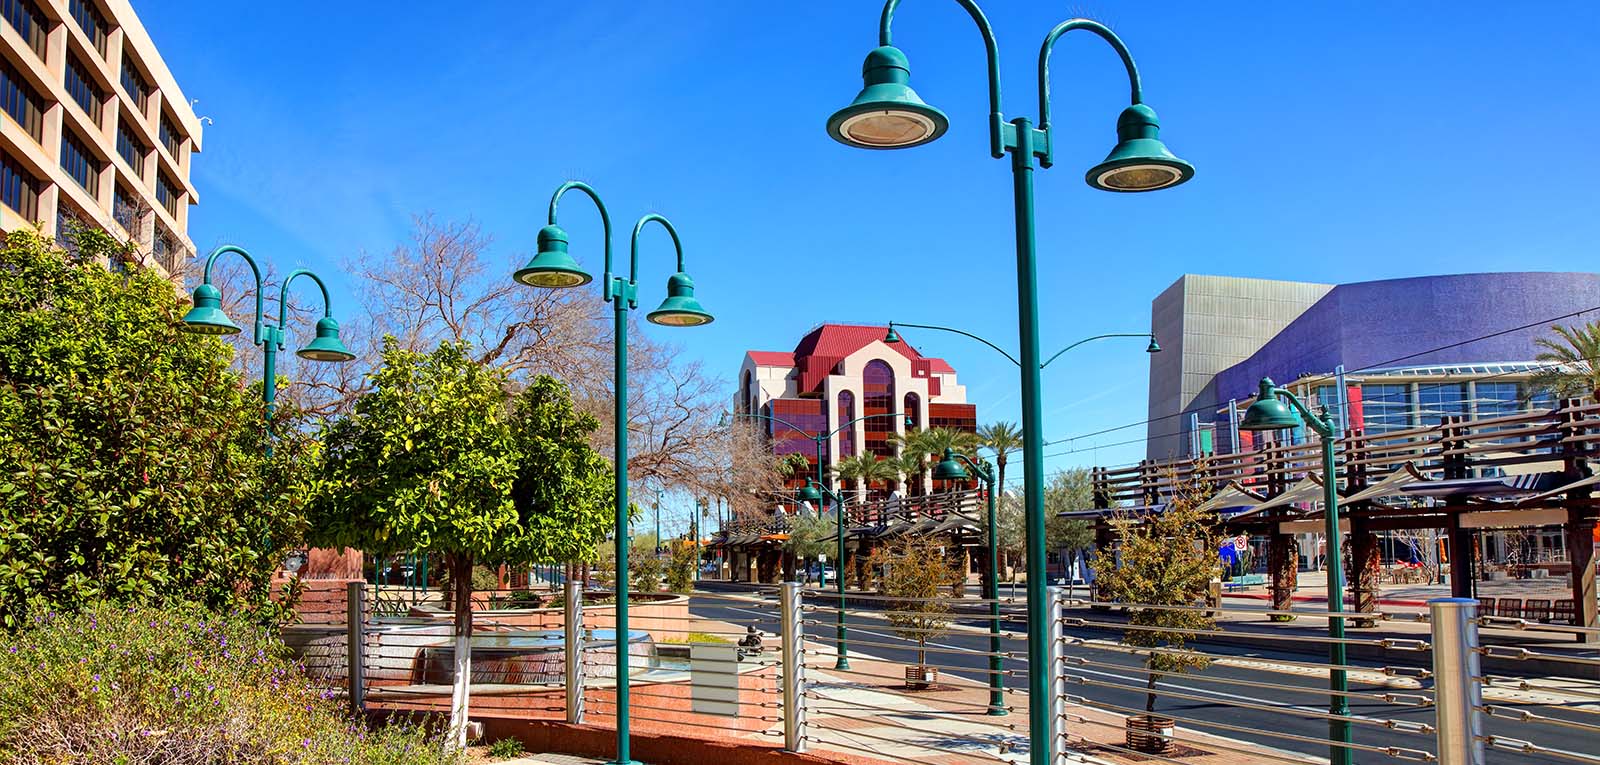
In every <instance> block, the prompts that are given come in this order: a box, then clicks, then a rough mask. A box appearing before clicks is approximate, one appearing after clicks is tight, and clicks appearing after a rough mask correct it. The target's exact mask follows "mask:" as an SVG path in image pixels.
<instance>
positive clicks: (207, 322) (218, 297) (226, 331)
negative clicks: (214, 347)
mask: <svg viewBox="0 0 1600 765" xmlns="http://www.w3.org/2000/svg"><path fill="white" fill-rule="evenodd" d="M183 331H185V332H192V333H194V334H197V335H236V334H239V325H237V324H234V323H233V320H232V319H230V318H228V314H227V313H226V312H224V311H223V310H222V292H220V291H219V290H218V289H217V288H216V287H213V286H211V283H210V282H203V283H201V285H200V286H198V287H195V288H194V307H193V308H190V309H189V311H188V312H187V313H185V314H184V315H183Z"/></svg>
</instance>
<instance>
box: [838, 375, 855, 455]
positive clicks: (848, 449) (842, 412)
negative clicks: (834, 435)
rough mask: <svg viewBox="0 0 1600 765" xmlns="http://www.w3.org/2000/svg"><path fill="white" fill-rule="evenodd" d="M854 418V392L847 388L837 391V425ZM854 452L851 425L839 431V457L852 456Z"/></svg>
mask: <svg viewBox="0 0 1600 765" xmlns="http://www.w3.org/2000/svg"><path fill="white" fill-rule="evenodd" d="M855 418H856V394H854V393H851V392H850V391H847V390H842V391H839V425H841V426H843V425H844V424H845V423H847V422H849V421H851V420H853V419H855ZM855 454H856V429H855V426H854V425H852V426H850V427H848V428H845V429H844V430H841V431H839V457H840V458H844V457H854V456H855Z"/></svg>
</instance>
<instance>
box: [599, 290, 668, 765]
mask: <svg viewBox="0 0 1600 765" xmlns="http://www.w3.org/2000/svg"><path fill="white" fill-rule="evenodd" d="M614 289H615V290H616V294H615V295H614V296H613V298H614V299H613V300H612V306H613V307H614V309H615V311H614V314H615V320H616V324H615V326H614V327H613V328H612V337H613V338H614V340H615V344H616V349H615V350H616V354H615V357H614V359H613V362H614V364H615V367H614V368H613V370H612V375H613V380H614V382H613V385H612V390H614V391H616V395H614V396H613V398H615V399H616V401H615V402H614V405H615V408H616V412H615V414H616V419H615V421H614V422H613V423H612V428H613V430H614V432H615V433H616V444H615V446H616V454H615V459H614V460H613V462H612V463H611V464H612V465H614V466H615V469H614V470H613V471H612V472H613V473H615V475H616V495H617V507H616V518H615V519H614V521H613V528H612V533H613V534H615V535H616V545H617V585H616V588H615V589H616V591H617V592H616V603H617V626H616V635H615V637H616V647H617V759H616V762H617V763H619V765H632V763H633V762H634V760H633V758H632V757H631V756H629V751H628V749H629V743H630V741H629V733H628V716H629V710H628V683H629V681H630V678H629V675H628V672H629V670H628V658H629V657H628V649H629V648H630V647H631V646H630V645H629V641H628V637H629V630H628V581H629V576H628V544H629V542H630V541H631V540H630V539H629V534H628V301H629V300H631V299H632V298H633V285H631V284H629V283H628V281H627V280H626V279H617V280H616V284H615V287H614ZM659 538H660V537H657V539H659Z"/></svg>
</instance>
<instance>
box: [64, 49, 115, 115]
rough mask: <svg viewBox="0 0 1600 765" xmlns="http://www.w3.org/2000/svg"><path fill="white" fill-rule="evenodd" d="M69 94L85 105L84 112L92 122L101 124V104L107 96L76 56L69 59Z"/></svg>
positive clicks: (82, 105)
mask: <svg viewBox="0 0 1600 765" xmlns="http://www.w3.org/2000/svg"><path fill="white" fill-rule="evenodd" d="M67 94H68V95H70V96H72V100H74V101H77V102H78V105H79V106H81V107H83V112H84V113H85V114H87V115H89V121H90V122H93V123H95V124H96V125H98V124H100V106H101V104H102V103H103V102H104V101H105V100H106V97H105V95H104V94H102V93H101V92H100V88H98V87H96V86H95V84H94V80H92V79H90V78H89V72H88V69H86V68H85V67H84V66H83V65H82V64H80V63H78V60H77V59H76V58H68V59H67Z"/></svg>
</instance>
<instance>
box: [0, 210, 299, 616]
mask: <svg viewBox="0 0 1600 765" xmlns="http://www.w3.org/2000/svg"><path fill="white" fill-rule="evenodd" d="M73 238H74V240H75V244H76V247H77V255H75V256H72V255H68V254H67V253H64V252H62V251H61V250H59V249H57V248H55V247H54V246H53V245H51V244H50V243H49V242H47V241H46V240H45V239H43V238H42V237H41V236H39V235H38V234H37V233H35V232H32V231H15V232H12V233H11V234H9V235H7V236H6V238H5V240H4V246H3V247H0V620H3V622H4V624H5V626H6V627H7V628H16V627H17V626H18V625H20V624H21V623H22V622H23V621H24V620H25V618H26V614H27V613H28V612H29V611H30V610H32V609H37V608H52V609H57V610H74V609H77V608H80V607H83V606H85V605H87V604H91V603H95V602H98V601H102V600H106V601H112V602H116V603H137V602H145V601H151V602H154V601H171V602H195V603H200V604H203V605H205V606H206V607H208V608H211V609H214V610H216V611H219V612H233V613H250V614H253V615H255V616H257V617H258V618H260V619H269V618H273V617H274V616H276V615H277V607H276V606H274V605H273V604H272V602H271V599H270V595H271V581H272V573H273V571H274V570H275V569H276V568H277V566H278V563H279V562H280V561H281V560H282V556H283V553H284V552H285V550H286V549H287V548H288V547H289V546H290V545H291V544H294V543H296V542H297V541H298V537H299V534H300V531H301V528H302V517H301V515H300V512H299V509H300V500H299V499H298V494H297V493H295V492H293V491H291V490H290V486H291V485H292V484H293V482H294V480H295V478H296V474H297V466H298V465H299V464H300V462H301V459H302V458H303V457H304V455H305V454H306V452H307V450H308V449H309V448H310V444H309V441H308V440H307V439H305V438H304V437H303V436H302V434H301V432H300V430H299V429H298V428H296V427H295V426H294V425H293V424H292V422H291V418H293V417H294V416H295V408H294V407H293V406H292V402H288V401H285V402H283V405H282V408H281V409H280V415H279V417H280V422H279V425H278V427H277V430H278V432H280V433H282V434H284V435H283V438H282V440H281V441H280V442H279V445H278V449H277V451H276V455H275V457H274V458H272V459H270V460H269V459H267V458H266V457H265V456H264V449H265V445H266V440H265V439H266V434H265V432H264V430H263V428H262V426H261V412H262V404H261V399H260V397H259V394H258V392H257V391H258V388H257V389H253V388H251V387H250V386H249V385H248V384H246V383H245V382H244V381H243V380H241V379H240V378H239V377H238V376H237V375H235V374H233V373H232V372H230V371H229V369H228V366H229V362H230V360H231V358H232V350H231V349H230V348H229V347H228V345H227V344H226V343H224V342H222V341H221V340H218V339H216V338H212V337H204V336H199V335H192V334H188V333H186V332H183V331H182V330H181V329H180V327H181V322H180V319H181V316H182V313H183V311H184V309H185V308H186V306H184V305H183V304H181V303H180V302H179V299H178V296H177V292H176V291H175V290H174V289H173V285H172V283H171V282H169V281H167V280H166V279H163V278H161V277H160V276H159V275H157V274H156V273H155V272H153V271H147V270H144V269H141V268H138V267H137V266H121V267H120V268H121V269H123V270H121V271H120V272H119V271H112V270H108V269H107V268H106V267H105V266H103V265H100V263H99V259H101V258H109V259H110V260H111V261H112V262H115V263H122V262H124V261H125V260H126V257H127V255H128V253H129V250H128V248H126V247H123V246H121V245H118V244H117V243H116V242H115V240H113V239H111V238H110V237H109V236H108V235H106V234H105V233H104V232H102V231H99V230H97V229H82V230H80V231H78V232H77V233H76V234H74V235H73Z"/></svg>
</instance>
